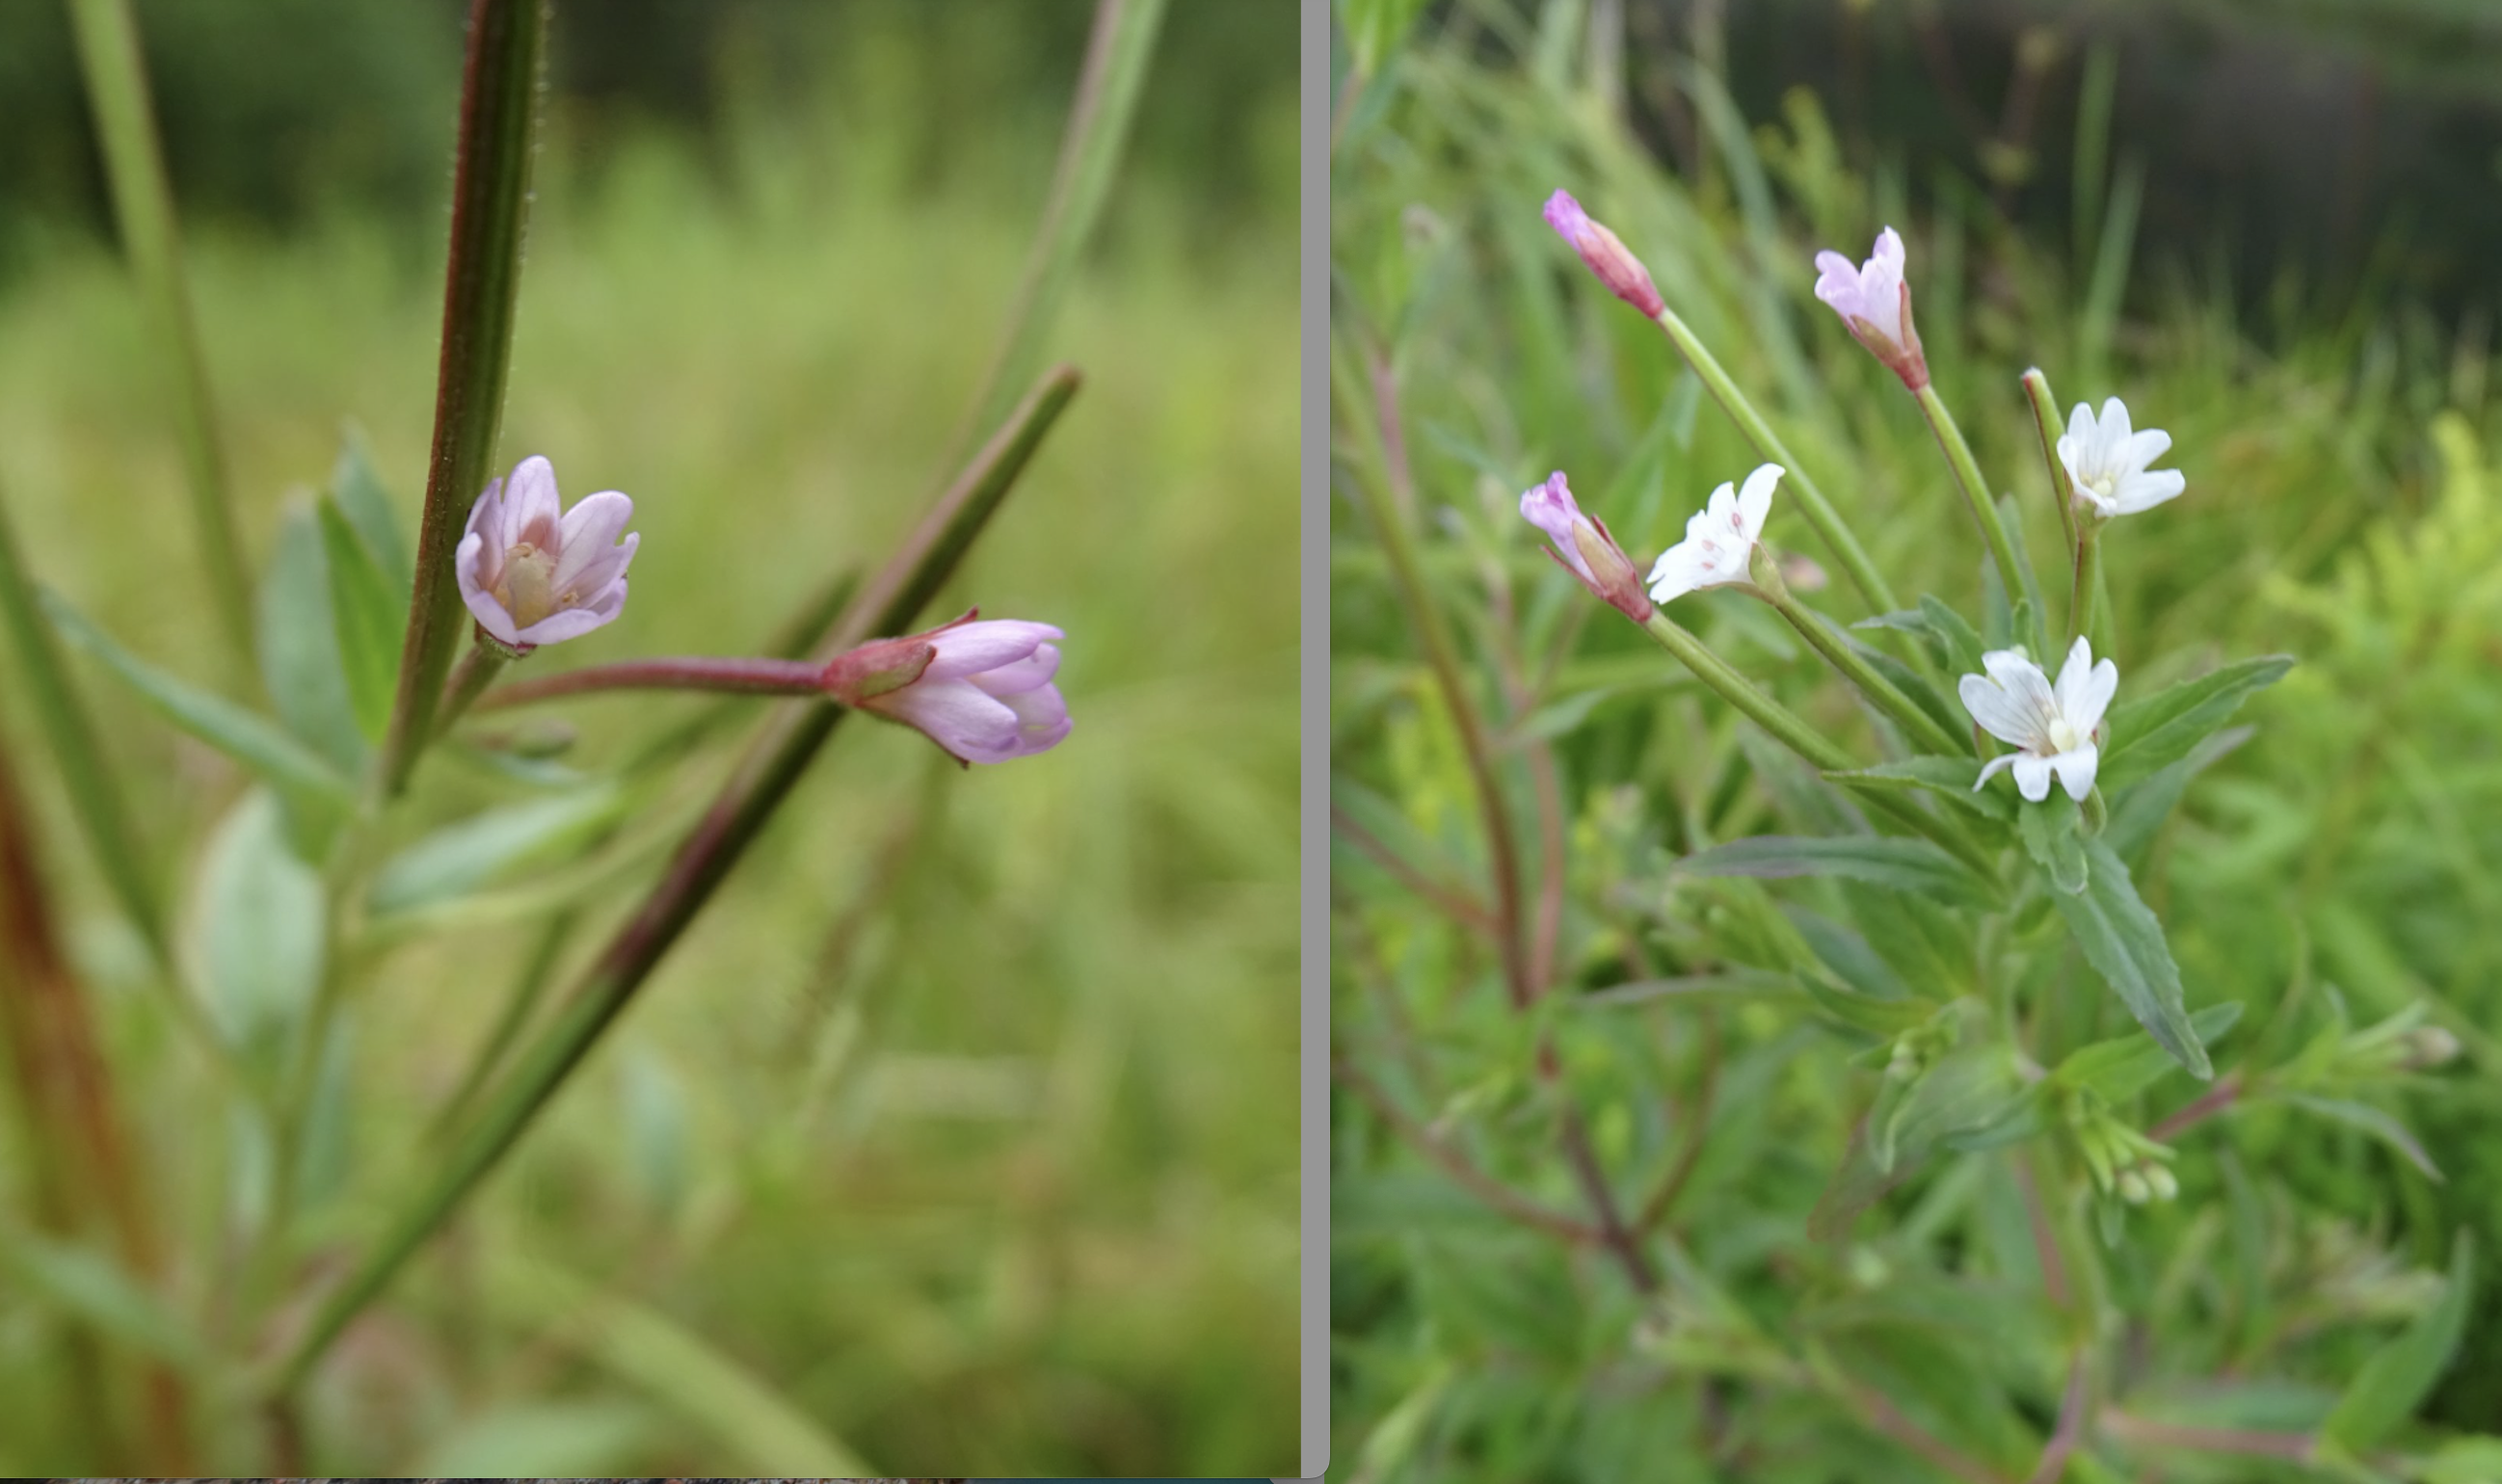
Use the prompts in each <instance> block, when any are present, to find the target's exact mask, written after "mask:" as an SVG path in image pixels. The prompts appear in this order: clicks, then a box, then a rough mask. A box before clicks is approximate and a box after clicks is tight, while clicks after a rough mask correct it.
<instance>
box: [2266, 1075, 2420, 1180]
mask: <svg viewBox="0 0 2502 1484" xmlns="http://www.w3.org/2000/svg"><path fill="white" fill-rule="evenodd" d="M2281 1100H2282V1101H2284V1102H2288V1103H2291V1104H2292V1105H2293V1106H2295V1107H2297V1108H2303V1109H2307V1110H2309V1111H2310V1112H2313V1113H2316V1114H2318V1115H2319V1116H2320V1117H2322V1118H2330V1119H2335V1120H2336V1121H2337V1122H2339V1123H2341V1124H2346V1125H2348V1126H2350V1127H2352V1128H2356V1129H2360V1130H2363V1131H2364V1132H2365V1133H2368V1134H2370V1135H2372V1137H2374V1138H2376V1139H2379V1140H2380V1141H2381V1142H2383V1143H2384V1144H2386V1145H2388V1146H2389V1147H2390V1148H2391V1149H2394V1150H2396V1151H2397V1152H2398V1153H2399V1154H2400V1155H2401V1156H2403V1157H2405V1159H2406V1162H2407V1163H2408V1164H2413V1165H2414V1166H2415V1167H2416V1168H2417V1169H2419V1170H2421V1171H2423V1175H2424V1178H2425V1179H2427V1180H2432V1181H2439V1180H2440V1179H2441V1169H2440V1167H2439V1166H2438V1165H2436V1164H2433V1162H2432V1156H2431V1155H2429V1154H2427V1153H2425V1152H2424V1147H2423V1145H2422V1143H2421V1142H2420V1141H2418V1140H2417V1138H2416V1136H2415V1134H2414V1132H2413V1131H2412V1130H2409V1129H2408V1128H2407V1126H2406V1125H2404V1124H2402V1123H2400V1122H2398V1120H2397V1119H2396V1118H2395V1117H2393V1116H2391V1115H2390V1114H2387V1113H2384V1112H2383V1111H2382V1110H2381V1109H2379V1108H2376V1107H2373V1106H2372V1105H2371V1104H2370V1103H2368V1102H2356V1101H2354V1100H2352V1099H2351V1098H2346V1097H2321V1096H2316V1095H2314V1094H2310V1093H2287V1094H2284V1095H2282V1098H2281Z"/></svg>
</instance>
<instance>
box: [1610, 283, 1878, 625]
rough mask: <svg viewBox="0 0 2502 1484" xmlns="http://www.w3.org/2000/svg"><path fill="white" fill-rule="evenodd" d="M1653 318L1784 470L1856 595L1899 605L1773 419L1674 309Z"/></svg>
mask: <svg viewBox="0 0 2502 1484" xmlns="http://www.w3.org/2000/svg"><path fill="white" fill-rule="evenodd" d="M1656 322H1657V323H1658V325H1659V327H1660V328H1661V329H1663V330H1666V331H1667V332H1668V338H1669V339H1670V340H1671V341H1673V342H1674V343H1675V346H1676V349H1677V350H1678V351H1679V352H1680V353H1682V354H1683V355H1684V356H1685V361H1686V364H1688V365H1690V366H1692V367H1693V368H1694V374H1695V375H1696V376H1699V377H1701V378H1702V379H1703V385H1704V386H1705V387H1706V388H1708V389H1709V390H1710V392H1711V395H1712V397H1713V399H1714V400H1716V401H1718V402H1719V404H1720V406H1721V408H1722V410H1723V411H1725V412H1727V413H1728V414H1729V417H1730V420H1731V421H1732V422H1736V423H1737V424H1738V430H1739V431H1740V432H1741V433H1744V434H1745V435H1746V441H1747V442H1749V443H1751V444H1753V445H1754V446H1755V452H1756V453H1757V454H1759V455H1762V456H1763V457H1765V458H1766V459H1769V460H1770V461H1772V462H1774V463H1776V464H1779V465H1780V466H1781V467H1782V468H1783V469H1785V470H1787V471H1789V489H1790V492H1791V493H1793V494H1795V495H1797V496H1798V505H1799V510H1800V511H1801V512H1802V513H1803V514H1805V515H1806V516H1807V519H1808V523H1809V524H1810V525H1812V526H1814V527H1815V533H1816V535H1817V537H1818V538H1819V539H1821V540H1822V541H1823V542H1824V545H1825V550H1827V551H1829V552H1831V553H1832V554H1833V558H1834V560H1836V561H1838V562H1840V563H1842V569H1843V572H1845V573H1847V574H1848V575H1849V578H1850V582H1851V586H1853V587H1855V588H1857V589H1858V590H1859V591H1860V595H1861V596H1863V597H1865V598H1867V599H1868V603H1869V606H1870V607H1871V608H1873V609H1875V610H1876V611H1877V612H1878V613H1891V612H1893V611H1894V609H1895V608H1896V607H1898V606H1899V605H1898V604H1896V603H1895V601H1894V590H1893V589H1891V588H1889V587H1887V586H1886V585H1885V579H1884V577H1883V575H1882V574H1880V573H1878V572H1877V564H1876V563H1875V562H1873V561H1871V560H1869V559H1868V551H1867V548H1865V547H1863V546H1861V545H1860V544H1859V538H1858V537H1857V536H1856V535H1854V534H1852V533H1851V529H1850V526H1849V524H1848V523H1846V522H1844V521H1843V519H1842V516H1841V514H1840V512H1838V511H1836V510H1835V509H1834V508H1833V502H1832V501H1830V500H1828V499H1826V498H1825V497H1824V491H1823V490H1822V489H1818V488H1816V483H1815V480H1814V479H1813V477H1811V476H1810V475H1809V473H1808V472H1807V471H1806V470H1805V469H1803V468H1801V467H1799V461H1798V456H1797V455H1794V454H1792V453H1791V452H1790V451H1789V448H1788V446H1787V445H1785V444H1783V443H1782V442H1781V439H1780V435H1779V434H1778V433H1775V432H1774V431H1773V426H1772V424H1771V423H1769V422H1765V421H1764V415H1763V414H1762V413H1760V412H1757V411H1756V410H1755V404H1754V403H1753V402H1752V401H1750V400H1748V399H1747V396H1746V393H1745V392H1743V391H1741V390H1740V389H1739V388H1738V384H1737V382H1736V381H1734V380H1732V379H1731V377H1730V375H1729V373H1728V372H1727V371H1726V370H1724V369H1722V367H1721V365H1720V362H1719V360H1718V359H1717V358H1715V357H1714V356H1713V355H1712V354H1711V352H1710V350H1709V349H1708V348H1707V347H1706V346H1705V345H1704V344H1703V341H1702V338H1701V337H1700V336H1698V335H1696V334H1695V333H1694V330H1693V329H1692V327H1691V326H1689V325H1687V324H1686V322H1685V321H1684V320H1680V319H1678V318H1677V315H1676V311H1674V310H1673V309H1662V310H1661V311H1660V312H1659V314H1658V316H1657V317H1656Z"/></svg>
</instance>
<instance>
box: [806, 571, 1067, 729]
mask: <svg viewBox="0 0 2502 1484" xmlns="http://www.w3.org/2000/svg"><path fill="white" fill-rule="evenodd" d="M979 616H980V610H978V609H976V610H974V611H973V612H971V613H967V614H965V615H964V617H963V618H961V619H958V620H956V621H955V622H954V623H952V624H940V625H939V626H938V627H936V628H933V629H930V630H929V631H927V632H925V633H918V634H911V635H907V636H905V637H903V638H899V639H872V640H870V641H869V642H868V643H866V644H863V645H862V646H861V647H860V648H858V649H855V650H852V651H849V652H848V653H846V654H843V655H841V656H839V657H837V658H835V659H834V660H833V661H832V662H831V663H829V664H828V665H827V666H826V669H825V673H824V675H823V677H822V679H821V680H820V682H819V684H820V685H822V686H823V688H824V690H825V691H826V693H827V694H828V695H829V696H831V697H833V698H834V699H835V700H838V701H840V702H842V703H843V704H844V705H846V706H855V707H858V708H860V709H861V710H862V711H866V712H869V713H872V714H873V715H877V716H882V717H885V718H887V719H888V720H890V721H896V722H901V723H902V724H904V725H907V726H911V727H915V728H917V729H919V730H920V731H921V733H922V734H923V735H925V736H927V737H928V738H930V741H932V742H935V743H937V744H938V745H939V746H940V747H943V748H945V749H946V750H947V751H948V752H949V753H950V754H951V755H953V756H954V757H955V758H956V759H958V760H959V761H963V762H968V763H969V762H1005V761H1007V760H1009V759H1013V758H1031V757H1032V756H1033V755H1034V754H1036V753H1046V752H1049V751H1050V750H1051V749H1053V748H1055V747H1057V746H1059V745H1060V742H1061V739H1062V738H1064V737H1065V736H1067V735H1068V731H1069V727H1070V725H1071V724H1070V722H1069V719H1068V705H1067V702H1065V701H1064V700H1062V699H1061V696H1060V689H1059V687H1057V686H1055V685H1053V684H1052V677H1053V676H1054V675H1056V674H1057V673H1059V670H1060V648H1059V644H1058V641H1059V640H1060V639H1061V638H1063V637H1064V635H1063V634H1062V633H1061V631H1060V630H1059V629H1057V628H1054V627H1052V626H1051V625H1050V624H1029V623H1024V622H1021V621H1018V620H1014V619H1001V620H994V621H992V622H990V623H977V622H975V620H976V619H977V618H978V617H979Z"/></svg>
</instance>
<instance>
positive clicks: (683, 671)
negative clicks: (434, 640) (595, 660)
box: [478, 655, 826, 711]
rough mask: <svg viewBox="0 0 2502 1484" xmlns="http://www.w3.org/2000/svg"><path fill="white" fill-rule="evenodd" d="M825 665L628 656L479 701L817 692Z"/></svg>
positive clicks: (493, 707) (494, 707) (491, 707)
mask: <svg viewBox="0 0 2502 1484" xmlns="http://www.w3.org/2000/svg"><path fill="white" fill-rule="evenodd" d="M825 676H826V667H825V666H824V665H821V664H815V663H812V662H810V661H808V660H805V659H770V658H723V657H717V656H709V655H687V656H679V657H676V658H665V659H624V660H620V661H618V662H617V663H615V664H589V665H584V666H583V667H582V668H581V669H578V670H566V671H564V672H562V673H560V674H556V675H542V676H540V677H539V678H537V679H536V680H522V681H515V682H514V683H513V684H511V685H509V686H505V687H504V688H502V689H501V690H499V691H494V692H493V693H491V694H490V695H488V696H487V697H486V698H485V699H484V700H482V701H480V702H479V703H478V709H479V710H481V711H501V710H505V709H507V708H509V707H513V706H531V705H536V704H538V703H539V702H541V701H552V700H555V699H557V698H558V696H564V695H581V694H584V693H586V692H590V691H722V692H727V693H728V694H733V695H819V694H823V693H824V691H825Z"/></svg>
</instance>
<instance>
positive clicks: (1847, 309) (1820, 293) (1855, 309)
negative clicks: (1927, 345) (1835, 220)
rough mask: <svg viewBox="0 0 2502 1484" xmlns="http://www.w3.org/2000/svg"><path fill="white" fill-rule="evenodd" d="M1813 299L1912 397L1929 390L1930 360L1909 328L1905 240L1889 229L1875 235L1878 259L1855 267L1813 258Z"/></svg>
mask: <svg viewBox="0 0 2502 1484" xmlns="http://www.w3.org/2000/svg"><path fill="white" fill-rule="evenodd" d="M1815 267H1816V273H1817V275H1818V276H1817V278H1816V281H1815V296H1816V297H1817V298H1819V299H1822V300H1823V301H1824V302H1825V303H1827V304H1829V305H1831V306H1833V312H1834V313H1835V314H1838V315H1840V316H1841V317H1842V322H1843V323H1844V324H1847V325H1849V326H1850V333H1851V334H1853V335H1856V336H1858V337H1859V343H1860V344H1861V345H1864V346H1866V347H1867V348H1868V350H1869V352H1870V354H1874V355H1875V356H1876V357H1877V359H1878V360H1881V361H1883V362H1884V363H1885V366H1886V369H1888V370H1890V371H1892V372H1893V373H1894V374H1895V375H1896V376H1899V377H1901V378H1902V379H1903V385H1904V386H1906V387H1908V388H1910V389H1911V390H1913V391H1917V390H1919V389H1920V388H1923V387H1925V386H1927V385H1928V384H1929V359H1928V357H1927V356H1926V355H1925V354H1921V351H1920V331H1919V328H1918V326H1916V325H1914V324H1913V323H1912V322H1911V286H1910V284H1909V283H1907V282H1905V281H1904V278H1903V239H1902V237H1901V235H1900V234H1899V233H1897V232H1896V231H1895V230H1894V229H1893V228H1892V227H1890V226H1889V227H1887V228H1885V229H1884V230H1883V231H1881V232H1879V233H1877V252H1876V254H1875V255H1874V256H1872V257H1870V258H1869V259H1868V261H1867V262H1865V263H1863V264H1861V265H1860V266H1858V267H1855V268H1854V267H1852V266H1851V263H1850V259H1849V258H1846V257H1844V256H1843V255H1842V254H1841V253H1831V252H1827V253H1817V254H1815Z"/></svg>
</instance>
